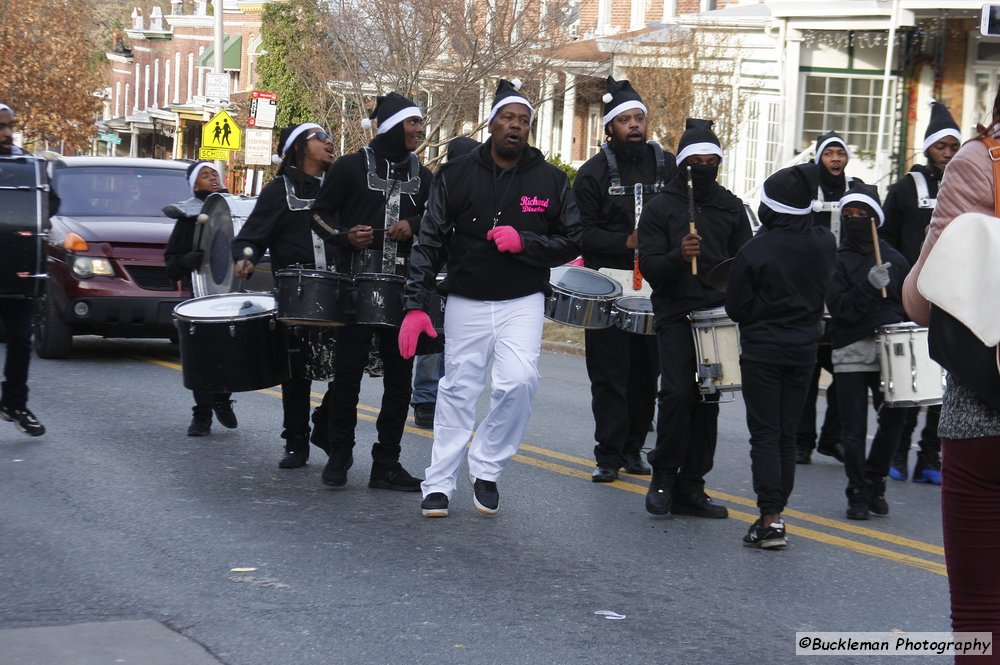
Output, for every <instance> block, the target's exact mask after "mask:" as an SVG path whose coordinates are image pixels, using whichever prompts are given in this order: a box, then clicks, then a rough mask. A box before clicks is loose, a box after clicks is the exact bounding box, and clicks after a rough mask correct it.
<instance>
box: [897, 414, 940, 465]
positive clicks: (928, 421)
mask: <svg viewBox="0 0 1000 665" xmlns="http://www.w3.org/2000/svg"><path fill="white" fill-rule="evenodd" d="M903 411H905V412H906V416H905V417H904V419H903V433H902V434H901V435H900V437H899V446H900V448H902V449H903V451H904V452H906V451H909V450H910V441H911V440H912V438H913V431H914V430H915V429H917V418H918V417H919V416H920V407H919V406H911V407H907V408H904V409H903ZM940 419H941V405H940V404H932V405H930V406H928V407H927V416H926V417H925V418H924V428H923V429H922V430H921V431H920V443H919V445H920V452H922V453H923V454H924V455H925V456H928V457H932V458H934V459H939V458H940V457H941V439H939V438H938V433H937V428H938V420H940Z"/></svg>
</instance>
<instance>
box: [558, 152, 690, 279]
mask: <svg viewBox="0 0 1000 665" xmlns="http://www.w3.org/2000/svg"><path fill="white" fill-rule="evenodd" d="M610 145H611V149H612V150H613V151H614V153H615V158H616V160H615V161H616V162H617V163H618V171H619V177H620V178H621V184H622V186H623V187H624V188H625V194H624V195H622V196H611V195H609V194H608V186H609V185H610V183H611V181H610V177H611V176H610V173H609V169H608V158H607V156H606V155H605V154H604V151H603V150H601V151H600V152H599V153H597V154H596V155H594V156H593V157H591V158H590V159H588V160H587V162H586V163H585V164H584V165H583V166H581V167H580V170H579V171H577V173H576V179H575V180H574V181H573V193H574V194H575V195H576V202H577V205H578V206H579V208H580V223H581V224H582V225H583V260H584V265H585V266H587V267H588V268H619V269H625V270H631V269H632V267H633V265H632V264H633V262H634V260H635V253H634V252H633V250H631V249H628V248H627V247H626V246H625V242H626V241H627V240H628V237H629V236H630V235H631V234H632V231H633V230H635V223H636V219H635V195H634V193H633V187H634V185H635V184H636V183H643V184H644V185H652V184H653V183H654V182H655V181H656V155H655V153H654V152H653V148H652V146H650V145H649V144H645V145H641V146H639V147H641V148H644V150H642V151H630V150H623V149H622V148H623V147H632V146H622V145H621V144H620V143H619V142H617V141H612V142H611V144H610ZM663 156H664V158H665V163H664V169H663V182H665V183H667V182H670V181H671V180H673V178H674V174H675V173H676V172H677V166H676V165H675V164H674V156H673V154H671V153H669V152H666V151H664V153H663ZM652 197H653V194H645V195H644V196H643V205H644V206H645V205H646V204H647V203H649V201H650V200H651V199H652Z"/></svg>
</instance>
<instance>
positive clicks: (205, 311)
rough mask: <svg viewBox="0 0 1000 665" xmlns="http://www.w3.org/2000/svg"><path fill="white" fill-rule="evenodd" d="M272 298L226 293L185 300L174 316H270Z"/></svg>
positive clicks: (227, 318) (203, 318)
mask: <svg viewBox="0 0 1000 665" xmlns="http://www.w3.org/2000/svg"><path fill="white" fill-rule="evenodd" d="M274 311H275V307H274V298H273V297H272V296H269V295H265V294H262V293H226V294H222V295H214V296H204V297H202V298H193V299H191V300H185V301H184V302H182V303H181V304H179V305H177V307H174V316H175V317H176V318H178V319H182V320H185V321H235V320H239V319H252V318H257V317H260V316H270V315H271V314H273V313H274Z"/></svg>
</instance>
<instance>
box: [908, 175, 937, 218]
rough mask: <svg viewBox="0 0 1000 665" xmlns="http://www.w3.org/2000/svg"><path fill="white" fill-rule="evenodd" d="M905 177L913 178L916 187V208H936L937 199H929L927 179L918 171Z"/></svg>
mask: <svg viewBox="0 0 1000 665" xmlns="http://www.w3.org/2000/svg"><path fill="white" fill-rule="evenodd" d="M907 175H909V176H910V177H911V178H913V184H914V185H916V187H917V207H918V208H920V209H921V210H933V209H934V208H935V207H936V206H937V199H936V198H935V199H932V198H931V192H930V189H928V187H927V178H925V177H924V174H923V173H921V172H920V171H910V172H909V173H908V174H907Z"/></svg>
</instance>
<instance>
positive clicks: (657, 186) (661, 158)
mask: <svg viewBox="0 0 1000 665" xmlns="http://www.w3.org/2000/svg"><path fill="white" fill-rule="evenodd" d="M647 145H649V147H651V148H652V149H653V154H654V155H655V156H656V182H654V183H653V184H652V185H643V186H642V188H643V193H644V194H645V195H647V196H652V195H653V194H658V193H659V192H661V191H663V186H664V182H663V179H664V171H666V168H667V158H666V156H665V155H664V153H663V148H661V147H660V144H659V143H657V142H656V141H647ZM601 150H602V151H603V152H604V156H605V157H606V158H607V160H608V179H609V180H610V181H611V185H610V186H609V187H608V196H625V195H626V194H628V192H627V191H626V190H625V187H623V186H622V178H621V173H620V172H619V171H618V160H617V159H616V158H615V152H614V150H612V149H611V144H610V143H608V142H605V143H604V144H602V145H601ZM636 221H638V217H637V218H636Z"/></svg>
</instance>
